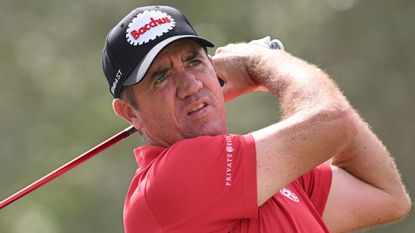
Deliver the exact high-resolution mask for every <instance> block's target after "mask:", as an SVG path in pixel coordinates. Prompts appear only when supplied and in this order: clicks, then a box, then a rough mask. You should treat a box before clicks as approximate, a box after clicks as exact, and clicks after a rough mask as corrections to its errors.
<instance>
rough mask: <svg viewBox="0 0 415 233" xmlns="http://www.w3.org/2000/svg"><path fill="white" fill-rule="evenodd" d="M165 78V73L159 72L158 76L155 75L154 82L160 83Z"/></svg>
mask: <svg viewBox="0 0 415 233" xmlns="http://www.w3.org/2000/svg"><path fill="white" fill-rule="evenodd" d="M166 79H167V74H166V73H163V74H160V75H159V76H158V77H157V79H156V81H155V84H156V85H157V84H161V83H162V82H163V81H164V80H166Z"/></svg>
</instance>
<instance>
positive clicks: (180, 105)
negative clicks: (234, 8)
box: [134, 40, 227, 146]
mask: <svg viewBox="0 0 415 233" xmlns="http://www.w3.org/2000/svg"><path fill="white" fill-rule="evenodd" d="M134 88H135V91H136V93H137V94H136V98H137V103H138V106H139V107H138V110H137V113H136V114H138V115H139V118H140V120H141V123H142V131H143V133H144V134H145V136H146V137H147V138H148V139H149V140H150V142H151V143H152V144H158V145H162V146H168V145H171V144H173V143H174V142H177V141H178V140H181V139H185V138H192V137H196V136H199V135H218V134H224V133H227V129H226V123H225V110H224V99H223V94H222V90H221V87H220V85H219V82H218V80H217V76H216V73H215V70H214V68H213V65H212V63H211V62H210V60H209V58H208V56H207V55H206V53H205V51H204V50H203V48H202V47H200V45H199V44H198V43H196V42H194V41H192V40H179V41H177V42H174V43H172V44H170V45H169V46H168V47H166V48H165V49H164V50H163V51H162V52H161V53H160V54H159V55H158V56H157V58H156V59H155V61H154V62H153V64H152V65H151V67H150V69H149V71H148V72H147V74H146V76H145V78H144V80H143V81H142V82H141V83H139V84H138V85H136V86H135V87H134Z"/></svg>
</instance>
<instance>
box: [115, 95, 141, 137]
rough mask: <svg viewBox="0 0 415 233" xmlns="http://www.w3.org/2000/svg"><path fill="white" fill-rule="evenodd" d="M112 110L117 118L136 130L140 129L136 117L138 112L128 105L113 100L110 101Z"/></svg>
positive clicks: (124, 102) (139, 121)
mask: <svg viewBox="0 0 415 233" xmlns="http://www.w3.org/2000/svg"><path fill="white" fill-rule="evenodd" d="M112 108H113V109H114V112H115V113H116V114H117V115H118V116H119V117H121V118H122V119H124V120H125V121H127V122H128V123H129V124H131V125H133V126H134V127H135V128H136V129H138V130H140V129H141V120H140V117H139V115H138V110H137V109H135V108H134V107H133V106H131V104H130V103H128V102H127V101H125V100H122V99H114V100H113V101H112Z"/></svg>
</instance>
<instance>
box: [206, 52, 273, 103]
mask: <svg viewBox="0 0 415 233" xmlns="http://www.w3.org/2000/svg"><path fill="white" fill-rule="evenodd" d="M273 53H275V51H272V50H269V49H267V48H262V47H260V46H257V45H250V44H229V45H227V46H225V47H220V48H218V49H217V50H216V53H215V55H214V56H213V57H212V61H213V65H214V67H215V70H216V74H217V76H218V78H220V79H222V80H223V81H224V82H225V84H224V86H223V87H222V89H223V93H224V96H225V101H229V100H231V99H233V98H236V97H238V96H240V95H243V94H246V93H248V92H251V91H254V90H262V91H264V90H267V89H266V88H265V87H264V85H263V84H265V82H266V63H267V60H268V58H269V57H271V56H273Z"/></svg>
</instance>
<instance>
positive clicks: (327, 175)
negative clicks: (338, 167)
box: [299, 163, 332, 216]
mask: <svg viewBox="0 0 415 233" xmlns="http://www.w3.org/2000/svg"><path fill="white" fill-rule="evenodd" d="M331 180H332V170H331V167H330V165H329V164H328V163H323V164H321V165H319V166H317V167H316V168H314V169H313V170H311V171H310V172H308V173H306V174H305V175H303V176H302V177H301V178H300V179H299V181H300V184H301V186H302V187H303V189H304V191H305V192H306V193H307V196H308V197H309V199H310V201H311V202H312V203H313V205H314V207H315V208H316V210H317V211H318V213H319V214H320V216H322V214H323V211H324V208H325V206H326V202H327V198H328V195H329V192H330V187H331Z"/></svg>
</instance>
